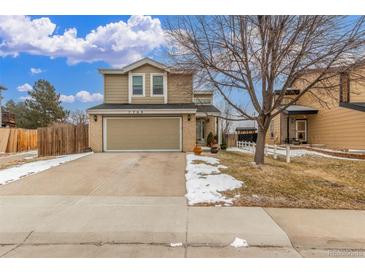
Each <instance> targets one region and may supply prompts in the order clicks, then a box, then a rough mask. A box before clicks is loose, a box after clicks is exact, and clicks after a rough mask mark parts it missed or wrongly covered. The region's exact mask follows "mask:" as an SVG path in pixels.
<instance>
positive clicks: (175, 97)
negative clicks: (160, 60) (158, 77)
mask: <svg viewBox="0 0 365 274" xmlns="http://www.w3.org/2000/svg"><path fill="white" fill-rule="evenodd" d="M167 90H168V96H167V102H168V103H170V104H176V103H191V102H192V101H193V76H192V75H191V74H170V73H169V77H168V79H167Z"/></svg>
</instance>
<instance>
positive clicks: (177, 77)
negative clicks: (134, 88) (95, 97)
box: [104, 64, 193, 104]
mask: <svg viewBox="0 0 365 274" xmlns="http://www.w3.org/2000/svg"><path fill="white" fill-rule="evenodd" d="M164 72H165V71H164V70H161V69H159V68H156V67H154V66H151V65H148V64H146V65H143V66H140V67H138V68H136V69H134V70H132V71H131V72H130V73H144V74H145V75H144V77H145V82H144V85H145V86H144V89H145V96H144V97H134V96H132V97H131V103H132V104H163V103H164V97H163V96H151V73H164ZM128 81H129V77H128V73H126V74H117V75H115V74H105V75H104V103H112V104H113V103H114V104H117V103H119V104H121V103H128ZM192 100H193V76H192V75H191V74H174V73H167V102H168V103H170V104H176V103H191V102H192Z"/></svg>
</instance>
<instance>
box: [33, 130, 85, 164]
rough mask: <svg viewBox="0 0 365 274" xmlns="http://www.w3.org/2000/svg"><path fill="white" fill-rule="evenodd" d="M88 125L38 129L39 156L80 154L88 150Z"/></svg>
mask: <svg viewBox="0 0 365 274" xmlns="http://www.w3.org/2000/svg"><path fill="white" fill-rule="evenodd" d="M88 147H89V133H88V126H87V125H78V126H74V125H56V126H51V127H44V128H38V156H39V157H42V156H51V155H63V154H72V153H80V152H85V151H86V150H88Z"/></svg>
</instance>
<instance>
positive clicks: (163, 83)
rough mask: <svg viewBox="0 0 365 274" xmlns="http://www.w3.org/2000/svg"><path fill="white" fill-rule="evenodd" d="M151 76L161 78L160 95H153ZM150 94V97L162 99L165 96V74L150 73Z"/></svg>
mask: <svg viewBox="0 0 365 274" xmlns="http://www.w3.org/2000/svg"><path fill="white" fill-rule="evenodd" d="M153 76H162V94H154V93H153ZM150 86H151V87H150V92H151V97H163V96H165V89H166V87H165V74H164V73H151V74H150Z"/></svg>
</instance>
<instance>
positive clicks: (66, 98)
mask: <svg viewBox="0 0 365 274" xmlns="http://www.w3.org/2000/svg"><path fill="white" fill-rule="evenodd" d="M102 100H103V95H102V94H101V93H99V92H95V93H90V92H88V91H86V90H81V91H79V92H77V93H76V94H75V95H65V94H61V95H60V101H61V102H63V103H73V102H75V101H79V102H82V103H90V102H99V101H102Z"/></svg>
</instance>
